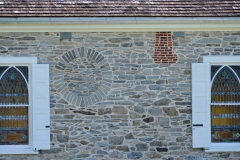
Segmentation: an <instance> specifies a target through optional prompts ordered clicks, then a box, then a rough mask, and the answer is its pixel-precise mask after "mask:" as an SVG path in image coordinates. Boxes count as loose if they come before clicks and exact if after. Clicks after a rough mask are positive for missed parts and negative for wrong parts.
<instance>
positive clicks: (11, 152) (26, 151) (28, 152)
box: [0, 149, 38, 154]
mask: <svg viewBox="0 0 240 160" xmlns="http://www.w3.org/2000/svg"><path fill="white" fill-rule="evenodd" d="M0 154H38V151H36V152H35V151H33V150H30V149H15V150H14V149H12V150H9V149H1V150H0Z"/></svg>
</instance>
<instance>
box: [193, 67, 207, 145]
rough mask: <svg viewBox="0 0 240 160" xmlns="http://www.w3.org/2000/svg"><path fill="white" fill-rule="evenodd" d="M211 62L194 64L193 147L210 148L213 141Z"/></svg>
mask: <svg viewBox="0 0 240 160" xmlns="http://www.w3.org/2000/svg"><path fill="white" fill-rule="evenodd" d="M210 74H211V73H210V64H209V63H193V64H192V124H193V127H192V141H193V148H206V149H207V148H209V147H210V143H211V115H210V96H211V95H210V94H211V93H210V91H211V88H210V87H211V86H210Z"/></svg>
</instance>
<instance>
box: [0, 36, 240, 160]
mask: <svg viewBox="0 0 240 160" xmlns="http://www.w3.org/2000/svg"><path fill="white" fill-rule="evenodd" d="M160 33H161V32H160ZM160 33H159V34H160ZM157 34H158V33H157ZM167 37H168V38H169V37H170V40H171V45H170V42H169V44H168V45H169V46H168V47H170V48H171V50H172V51H169V53H170V52H171V54H172V55H173V56H176V57H177V58H175V59H176V61H175V60H174V63H170V62H169V63H160V64H157V63H155V62H156V60H155V59H154V58H153V57H154V56H155V54H156V48H155V45H156V43H157V42H156V40H157V39H156V33H153V32H149V33H140V32H139V33H137V32H136V33H72V39H71V40H61V41H60V37H59V33H0V55H1V56H35V57H38V63H45V64H49V65H50V95H51V97H50V99H51V101H50V110H51V135H49V136H50V138H51V150H48V151H41V152H40V153H39V154H38V155H0V159H1V160H21V159H22V160H98V159H101V160H102V159H141V160H147V159H163V160H182V159H184V160H217V159H229V160H238V159H239V157H240V153H239V152H235V153H227V152H226V153H205V152H203V151H202V149H193V148H192V128H191V119H192V114H191V113H192V110H191V108H192V107H191V63H197V62H202V56H210V55H211V56H222V55H224V56H236V55H240V32H185V36H184V37H172V34H171V32H170V33H167Z"/></svg>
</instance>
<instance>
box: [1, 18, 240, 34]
mask: <svg viewBox="0 0 240 160" xmlns="http://www.w3.org/2000/svg"><path fill="white" fill-rule="evenodd" d="M146 31H148V32H159V31H240V17H48V18H38V17H36V18H35V17H30V18H0V32H146Z"/></svg>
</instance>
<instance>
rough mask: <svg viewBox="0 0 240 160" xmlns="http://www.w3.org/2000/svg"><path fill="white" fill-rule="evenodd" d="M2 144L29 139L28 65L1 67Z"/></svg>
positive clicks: (0, 124) (27, 141)
mask: <svg viewBox="0 0 240 160" xmlns="http://www.w3.org/2000/svg"><path fill="white" fill-rule="evenodd" d="M0 73H1V74H0V145H25V144H28V143H29V140H28V130H29V127H28V107H29V100H28V67H26V66H17V67H5V66H1V67H0Z"/></svg>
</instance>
